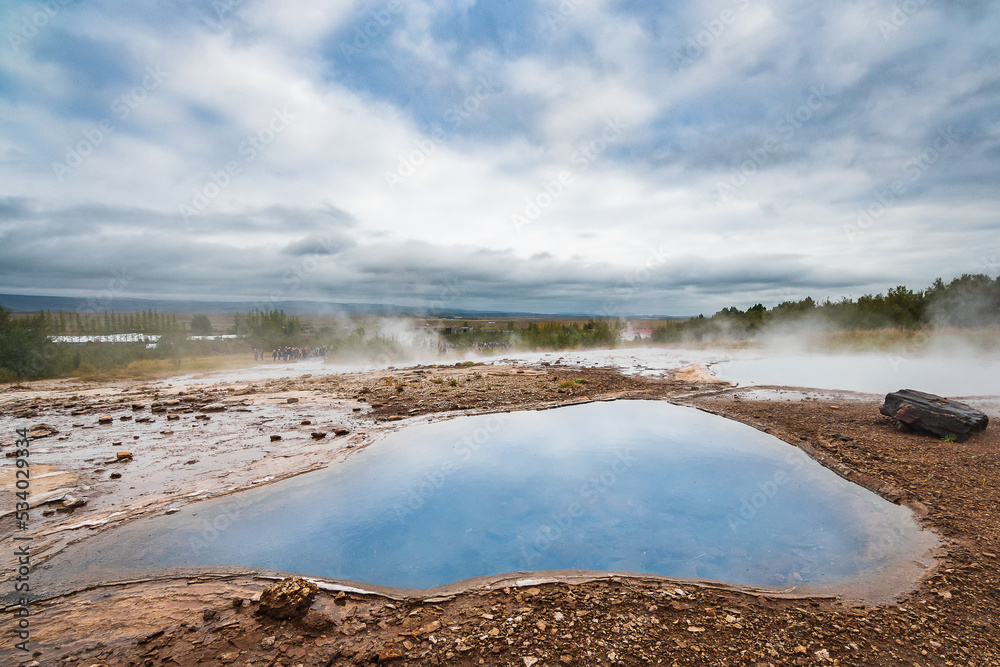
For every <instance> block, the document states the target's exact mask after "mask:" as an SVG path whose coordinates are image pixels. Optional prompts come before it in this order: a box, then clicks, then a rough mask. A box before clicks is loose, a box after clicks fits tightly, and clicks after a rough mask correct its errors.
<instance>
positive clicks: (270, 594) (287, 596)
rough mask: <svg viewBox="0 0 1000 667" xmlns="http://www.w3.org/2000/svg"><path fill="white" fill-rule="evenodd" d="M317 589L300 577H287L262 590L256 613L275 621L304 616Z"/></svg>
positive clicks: (314, 585)
mask: <svg viewBox="0 0 1000 667" xmlns="http://www.w3.org/2000/svg"><path fill="white" fill-rule="evenodd" d="M317 592H319V587H317V586H316V584H314V583H311V582H308V581H306V580H305V579H303V578H301V577H288V578H286V579H282V580H281V581H279V582H278V583H276V584H271V585H270V586H268V587H267V588H265V589H264V592H263V593H261V596H260V607H259V608H258V612H259V613H261V614H264V615H265V616H268V617H270V618H275V619H279V620H280V619H286V618H296V617H298V616H305V615H306V613H307V612H308V611H309V607H310V606H311V605H312V603H313V600H314V599H315V598H316V593H317Z"/></svg>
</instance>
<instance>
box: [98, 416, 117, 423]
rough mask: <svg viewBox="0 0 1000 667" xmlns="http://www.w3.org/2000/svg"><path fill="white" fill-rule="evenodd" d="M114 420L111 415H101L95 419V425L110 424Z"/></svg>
mask: <svg viewBox="0 0 1000 667" xmlns="http://www.w3.org/2000/svg"><path fill="white" fill-rule="evenodd" d="M114 420H115V418H114V417H112V416H111V415H101V416H100V417H98V418H97V423H98V424H110V423H111V422H113V421H114Z"/></svg>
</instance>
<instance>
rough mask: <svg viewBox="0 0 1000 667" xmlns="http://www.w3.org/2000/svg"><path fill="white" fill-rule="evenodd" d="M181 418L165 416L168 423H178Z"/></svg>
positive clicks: (178, 416)
mask: <svg viewBox="0 0 1000 667" xmlns="http://www.w3.org/2000/svg"><path fill="white" fill-rule="evenodd" d="M180 418H181V416H180V415H167V421H168V422H174V421H178V420H179V419H180Z"/></svg>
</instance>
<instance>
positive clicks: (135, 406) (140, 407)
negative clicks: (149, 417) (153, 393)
mask: <svg viewBox="0 0 1000 667" xmlns="http://www.w3.org/2000/svg"><path fill="white" fill-rule="evenodd" d="M145 408H146V406H145V405H143V404H142V403H133V404H132V409H133V410H135V411H139V410H144V409H145Z"/></svg>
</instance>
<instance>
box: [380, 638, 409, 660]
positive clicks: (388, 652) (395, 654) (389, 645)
mask: <svg viewBox="0 0 1000 667" xmlns="http://www.w3.org/2000/svg"><path fill="white" fill-rule="evenodd" d="M404 657H406V654H405V653H404V652H403V647H401V646H400V645H399V644H397V643H395V642H393V641H387V642H386V643H385V644H383V645H382V650H381V651H379V654H378V661H379V662H386V661H388V660H399V659H401V658H404Z"/></svg>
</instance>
